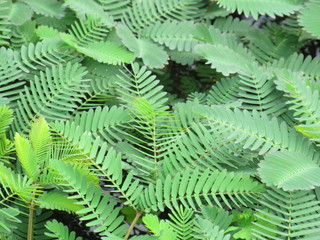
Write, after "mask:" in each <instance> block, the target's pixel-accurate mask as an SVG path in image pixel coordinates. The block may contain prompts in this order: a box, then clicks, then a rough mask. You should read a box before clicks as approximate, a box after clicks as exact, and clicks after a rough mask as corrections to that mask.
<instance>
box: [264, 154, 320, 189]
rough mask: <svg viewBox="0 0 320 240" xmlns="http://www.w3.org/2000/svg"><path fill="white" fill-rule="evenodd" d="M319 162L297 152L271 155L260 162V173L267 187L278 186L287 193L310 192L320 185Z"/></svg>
mask: <svg viewBox="0 0 320 240" xmlns="http://www.w3.org/2000/svg"><path fill="white" fill-rule="evenodd" d="M317 162H319V159H312V158H310V156H306V155H304V154H301V153H297V152H289V151H281V152H275V153H269V154H267V155H266V156H265V159H264V160H263V161H261V162H260V164H259V166H260V168H258V172H259V175H260V177H261V179H262V181H263V182H264V183H266V184H267V186H277V187H278V188H282V189H284V190H285V191H294V190H309V189H313V188H314V187H315V186H319V185H320V167H319V165H318V164H317ZM289 166H290V167H289Z"/></svg>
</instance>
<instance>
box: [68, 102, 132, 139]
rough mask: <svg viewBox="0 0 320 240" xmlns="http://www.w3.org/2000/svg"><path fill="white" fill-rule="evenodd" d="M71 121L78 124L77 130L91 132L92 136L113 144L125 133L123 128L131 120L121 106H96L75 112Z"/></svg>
mask: <svg viewBox="0 0 320 240" xmlns="http://www.w3.org/2000/svg"><path fill="white" fill-rule="evenodd" d="M72 122H74V124H76V125H78V126H80V128H79V129H78V131H81V132H83V133H84V132H91V134H92V135H93V136H94V137H98V136H100V137H101V139H103V140H104V141H106V142H108V143H110V144H113V145H114V144H115V142H116V141H121V140H122V139H124V138H125V135H127V134H126V133H125V131H124V129H125V128H126V127H127V126H126V125H127V124H130V122H132V117H131V116H130V112H129V111H128V110H127V109H124V108H123V107H116V106H113V107H111V108H109V107H104V108H101V107H98V108H96V109H94V110H93V109H92V108H91V109H90V110H89V111H87V112H81V113H80V114H77V115H76V116H75V117H74V118H73V119H72Z"/></svg>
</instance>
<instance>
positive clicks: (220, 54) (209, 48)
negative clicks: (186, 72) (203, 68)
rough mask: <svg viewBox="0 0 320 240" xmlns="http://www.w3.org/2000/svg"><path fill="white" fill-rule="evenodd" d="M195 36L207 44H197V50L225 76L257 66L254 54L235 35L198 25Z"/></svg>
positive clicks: (245, 71) (247, 71)
mask: <svg viewBox="0 0 320 240" xmlns="http://www.w3.org/2000/svg"><path fill="white" fill-rule="evenodd" d="M194 36H195V38H196V39H199V40H201V41H203V42H207V43H205V44H198V45H197V46H195V52H196V53H198V54H199V55H200V56H202V57H204V58H205V59H206V60H207V61H208V62H207V63H209V64H211V68H215V69H216V70H217V71H218V72H221V73H222V74H223V75H225V76H229V75H230V74H233V73H250V67H252V68H254V67H257V64H256V62H255V58H254V56H253V55H252V54H251V53H250V52H249V51H248V50H247V49H246V48H244V46H243V45H241V44H238V43H237V40H236V38H235V36H234V35H231V34H222V33H221V32H220V31H219V30H217V29H215V28H213V27H211V26H210V27H207V26H205V25H198V26H197V27H196V30H195V33H194Z"/></svg>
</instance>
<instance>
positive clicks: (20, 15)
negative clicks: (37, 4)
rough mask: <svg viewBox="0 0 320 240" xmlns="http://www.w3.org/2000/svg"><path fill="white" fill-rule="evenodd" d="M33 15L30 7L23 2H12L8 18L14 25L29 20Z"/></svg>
mask: <svg viewBox="0 0 320 240" xmlns="http://www.w3.org/2000/svg"><path fill="white" fill-rule="evenodd" d="M32 15H33V11H32V9H31V8H30V7H29V6H28V5H27V4H25V3H23V2H16V3H14V4H12V7H11V11H10V15H9V20H10V22H12V23H13V24H14V25H17V26H20V25H22V24H24V23H25V22H26V21H29V20H30V19H31V17H32Z"/></svg>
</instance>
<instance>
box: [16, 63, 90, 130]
mask: <svg viewBox="0 0 320 240" xmlns="http://www.w3.org/2000/svg"><path fill="white" fill-rule="evenodd" d="M85 74H86V72H85V69H84V68H83V67H81V66H80V65H79V64H73V65H72V63H70V62H68V64H67V65H66V66H62V65H58V66H54V67H52V69H49V68H46V71H45V72H40V76H37V75H36V76H35V79H34V81H32V82H30V87H29V88H28V87H25V92H24V93H20V101H19V102H18V108H17V109H16V112H15V113H16V119H15V121H14V123H13V124H14V129H15V130H16V131H17V132H22V131H26V130H27V129H28V128H29V127H30V121H33V120H35V119H36V118H38V117H39V116H43V117H45V118H46V119H47V120H48V121H52V120H58V119H68V118H70V111H72V110H74V109H75V108H76V107H77V104H76V103H77V102H80V101H81V100H80V99H81V98H82V97H83V95H84V92H85V90H84V88H85V87H87V85H86V82H87V79H83V77H84V75H85Z"/></svg>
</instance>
